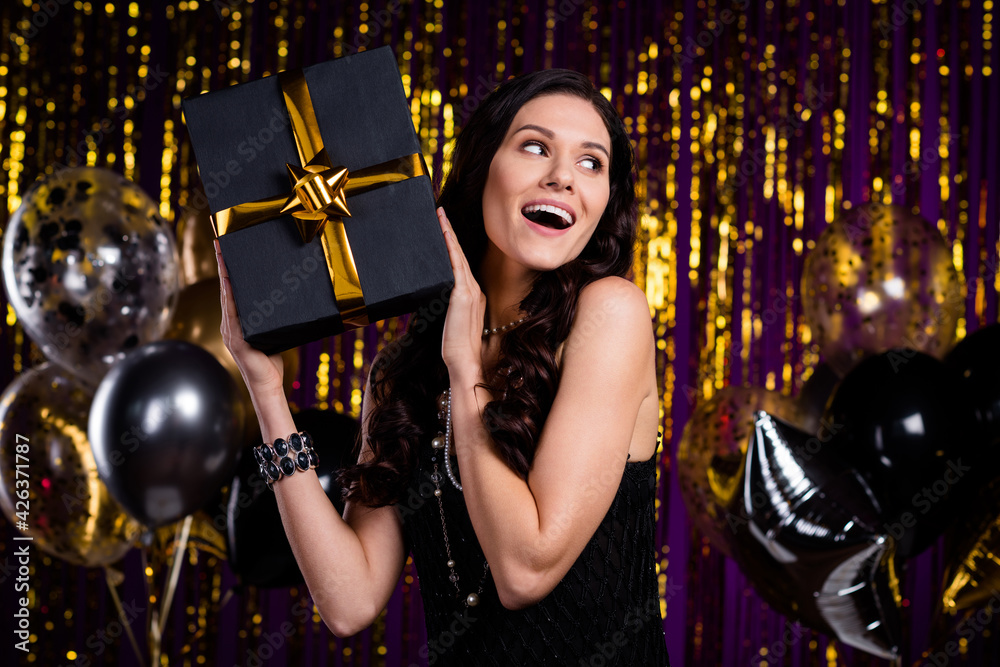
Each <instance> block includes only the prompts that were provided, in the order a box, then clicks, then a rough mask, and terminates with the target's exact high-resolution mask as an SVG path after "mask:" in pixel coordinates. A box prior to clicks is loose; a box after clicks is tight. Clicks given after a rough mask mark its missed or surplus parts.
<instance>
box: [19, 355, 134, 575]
mask: <svg viewBox="0 0 1000 667" xmlns="http://www.w3.org/2000/svg"><path fill="white" fill-rule="evenodd" d="M92 397H93V393H92V391H91V390H90V389H89V388H87V387H86V386H82V385H80V383H79V382H78V381H77V379H76V378H74V377H71V374H69V373H67V372H66V370H65V369H63V368H60V367H59V366H56V365H55V364H51V363H44V364H42V365H41V366H39V367H37V368H32V369H29V370H27V371H24V372H23V373H21V374H20V375H18V376H17V378H15V379H14V381H13V382H12V383H11V384H10V385H9V386H8V387H7V389H6V390H4V392H3V394H2V395H0V508H2V509H3V513H4V516H6V517H7V519H8V520H10V522H11V523H12V524H14V525H15V526H18V528H19V529H20V531H21V532H22V533H23V534H25V535H29V536H31V537H32V538H34V541H33V544H35V545H36V546H38V547H39V548H40V549H42V550H43V551H45V552H47V553H49V554H51V555H53V556H55V557H57V558H60V559H62V560H64V561H67V562H69V563H73V564H74V565H83V566H86V567H97V566H100V565H108V564H110V563H114V562H115V561H117V560H119V559H120V558H122V557H123V556H124V555H125V554H126V553H127V552H128V551H129V550H130V549H131V548H132V545H133V544H134V543H135V542H136V540H137V539H138V537H139V533H140V532H141V531H142V526H141V525H140V524H139V523H138V522H136V521H135V520H134V519H132V518H131V517H130V516H129V515H128V514H126V513H125V510H124V509H123V508H122V507H121V505H119V504H118V502H117V501H116V500H115V499H114V498H113V497H112V496H111V494H110V493H108V489H107V488H106V487H105V486H104V482H102V481H101V479H100V477H98V475H97V466H96V464H95V462H94V456H93V453H92V452H91V450H90V443H89V442H88V441H87V437H86V433H87V415H88V412H89V410H90V402H91V399H92ZM18 455H21V456H20V457H19V456H18ZM22 457H23V458H22ZM19 464H20V465H22V466H23V467H20V468H19V467H18V465H19ZM19 470H20V473H21V474H18V471H19ZM18 512H22V513H23V515H22V516H23V520H24V521H25V523H26V524H27V527H22V526H20V525H18V522H19V521H20V520H21V519H22V517H19V516H17V513H18Z"/></svg>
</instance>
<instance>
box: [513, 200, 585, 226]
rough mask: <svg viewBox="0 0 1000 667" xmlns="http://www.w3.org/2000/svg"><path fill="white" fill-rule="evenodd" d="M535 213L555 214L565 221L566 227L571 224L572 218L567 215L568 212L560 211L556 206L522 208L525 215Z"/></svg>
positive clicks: (543, 205) (533, 205)
mask: <svg viewBox="0 0 1000 667" xmlns="http://www.w3.org/2000/svg"><path fill="white" fill-rule="evenodd" d="M535 211H545V212H546V213H555V214H556V215H558V216H559V217H560V218H562V219H563V220H565V221H566V224H567V225H572V224H573V216H571V215H570V214H569V211H566V210H565V209H561V208H559V207H558V206H550V205H549V204H531V205H530V206H525V207H524V212H525V213H534V212H535Z"/></svg>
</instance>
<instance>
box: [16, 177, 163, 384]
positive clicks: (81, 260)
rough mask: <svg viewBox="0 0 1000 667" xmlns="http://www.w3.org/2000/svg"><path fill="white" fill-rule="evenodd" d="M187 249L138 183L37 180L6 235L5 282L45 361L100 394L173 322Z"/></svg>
mask: <svg viewBox="0 0 1000 667" xmlns="http://www.w3.org/2000/svg"><path fill="white" fill-rule="evenodd" d="M177 262H178V260H177V248H176V247H175V244H174V239H173V234H172V233H171V230H170V228H169V227H168V226H167V224H166V223H165V222H164V221H163V219H162V218H161V217H160V215H159V213H158V212H157V206H156V204H155V203H154V202H153V200H151V199H150V198H149V196H148V195H147V194H146V193H145V192H144V191H143V190H142V189H141V188H140V187H139V186H138V185H136V184H135V183H132V182H131V181H128V180H125V179H124V178H122V177H121V176H119V175H118V174H115V173H114V172H111V171H108V170H106V169H99V168H96V167H79V168H72V169H65V170H63V171H61V172H57V173H55V174H52V175H50V176H45V177H43V178H42V179H40V180H39V181H37V182H36V183H35V184H34V185H33V186H32V188H31V189H30V190H29V191H28V193H27V194H26V195H25V197H24V200H23V202H22V204H21V206H20V207H19V208H18V209H17V210H16V211H15V212H14V215H13V217H12V218H11V220H10V225H9V226H8V228H7V231H6V233H5V234H4V246H3V280H4V287H5V288H6V290H7V295H8V298H9V299H10V302H11V305H12V306H13V307H14V312H15V313H16V314H17V317H18V319H19V320H20V321H21V324H22V325H23V326H24V329H25V331H27V332H28V335H29V336H30V337H31V338H32V339H33V340H34V341H35V342H36V343H37V344H38V345H39V347H41V349H42V352H43V353H44V354H45V356H46V357H47V358H48V359H49V360H50V361H53V362H55V363H57V364H59V365H60V366H62V367H64V368H66V369H67V370H69V371H72V372H73V373H75V374H76V375H77V376H79V377H80V378H81V379H83V380H84V381H85V382H88V383H89V384H91V385H92V386H94V387H96V386H97V384H98V383H99V382H100V380H101V378H102V377H103V376H104V374H105V373H106V372H107V370H108V369H109V368H110V367H111V366H112V365H113V364H115V363H116V362H118V361H120V360H121V359H123V358H124V357H125V355H126V354H127V353H128V352H129V351H131V350H133V349H135V348H136V347H138V346H140V345H142V344H144V343H147V342H149V341H153V340H156V339H157V338H159V337H160V335H162V333H163V332H164V330H166V328H167V323H168V322H169V321H170V314H171V311H172V310H173V307H174V302H175V300H176V295H177V289H178V270H177Z"/></svg>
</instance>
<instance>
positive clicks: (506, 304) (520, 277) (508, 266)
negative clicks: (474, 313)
mask: <svg viewBox="0 0 1000 667" xmlns="http://www.w3.org/2000/svg"><path fill="white" fill-rule="evenodd" d="M490 246H491V247H490V248H489V249H488V250H487V252H486V255H485V257H484V258H483V262H482V264H481V266H480V269H481V270H480V289H482V291H483V294H485V295H486V320H485V322H483V327H484V328H486V329H492V328H495V327H502V326H504V325H505V324H510V323H511V322H516V321H517V320H519V319H521V317H522V316H523V314H522V313H521V309H520V304H521V301H523V300H524V297H526V296H528V293H529V292H530V291H531V286H532V285H533V284H534V281H535V277H536V276H537V275H538V274H537V272H535V271H531V270H529V269H526V268H525V267H523V266H521V265H519V264H516V263H515V262H511V261H510V260H509V259H508V258H507V257H506V256H504V255H503V253H501V252H499V251H498V250H497V249H496V248H495V247H492V244H490Z"/></svg>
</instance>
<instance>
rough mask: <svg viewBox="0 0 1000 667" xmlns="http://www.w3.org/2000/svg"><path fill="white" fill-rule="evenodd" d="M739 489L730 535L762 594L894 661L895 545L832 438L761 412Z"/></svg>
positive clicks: (807, 620)
mask: <svg viewBox="0 0 1000 667" xmlns="http://www.w3.org/2000/svg"><path fill="white" fill-rule="evenodd" d="M739 487H740V490H739V493H737V494H736V495H735V496H734V497H733V499H732V502H731V503H730V505H729V507H728V508H727V509H728V511H729V513H730V517H729V524H730V525H731V526H732V530H731V531H730V532H729V533H728V534H727V539H729V541H730V543H731V548H732V551H733V553H734V555H735V559H736V561H737V563H738V564H739V566H740V569H741V570H742V571H743V573H744V574H745V575H746V576H747V577H748V578H749V579H750V580H751V581H752V582H753V583H754V586H755V587H756V588H757V590H758V592H759V593H760V595H761V597H763V598H764V599H765V600H766V601H767V602H768V603H769V604H770V605H772V606H773V607H775V608H776V609H777V610H778V611H780V612H781V613H783V614H785V615H788V616H792V617H793V618H799V619H801V620H802V621H803V623H804V624H806V625H808V626H810V627H812V628H814V629H816V630H819V631H820V632H825V633H827V634H833V635H835V636H836V637H837V638H838V639H839V640H840V641H842V642H843V643H845V644H847V645H849V646H853V647H855V648H860V649H862V650H864V651H867V652H869V653H872V654H873V655H877V656H880V657H883V658H887V659H892V658H895V657H896V656H897V655H898V653H899V646H900V636H901V621H900V616H899V609H898V607H897V603H896V600H897V599H899V581H898V578H897V576H896V574H895V570H894V563H893V556H894V543H893V540H892V538H891V537H889V536H887V535H885V534H884V533H883V532H882V530H881V528H879V526H880V525H881V521H880V517H879V513H878V507H877V505H876V504H875V503H874V502H873V500H872V498H871V493H870V491H869V489H868V487H867V485H866V484H865V482H864V480H863V479H862V478H861V476H860V475H859V474H858V472H857V471H856V470H854V469H852V468H851V467H850V466H849V465H847V464H846V463H844V462H843V461H842V460H840V458H839V457H838V456H837V453H836V448H835V447H834V446H832V445H831V444H830V443H822V442H819V440H818V439H817V438H816V437H811V436H810V435H809V434H808V433H806V432H804V431H800V430H798V429H796V428H794V427H793V426H791V425H789V424H787V423H785V422H782V421H781V420H779V419H776V418H774V417H772V416H771V415H768V414H767V413H766V412H760V413H758V414H757V420H756V424H755V429H754V435H753V437H752V439H751V442H750V445H749V447H748V449H747V455H746V459H745V463H744V467H743V472H742V475H741V479H740V485H739Z"/></svg>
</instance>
